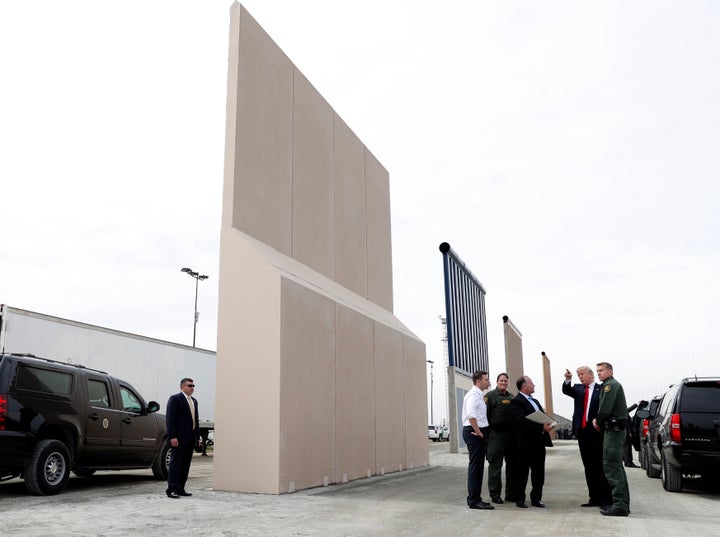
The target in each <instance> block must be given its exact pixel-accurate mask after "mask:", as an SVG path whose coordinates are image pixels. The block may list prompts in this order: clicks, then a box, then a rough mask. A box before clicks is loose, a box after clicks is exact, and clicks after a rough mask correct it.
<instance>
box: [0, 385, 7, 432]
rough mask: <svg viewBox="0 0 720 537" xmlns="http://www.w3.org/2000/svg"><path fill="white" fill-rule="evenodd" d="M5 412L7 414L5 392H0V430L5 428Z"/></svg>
mask: <svg viewBox="0 0 720 537" xmlns="http://www.w3.org/2000/svg"><path fill="white" fill-rule="evenodd" d="M7 414H8V400H7V394H5V393H0V431H4V430H5V424H6V423H7Z"/></svg>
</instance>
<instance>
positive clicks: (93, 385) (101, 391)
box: [88, 379, 110, 408]
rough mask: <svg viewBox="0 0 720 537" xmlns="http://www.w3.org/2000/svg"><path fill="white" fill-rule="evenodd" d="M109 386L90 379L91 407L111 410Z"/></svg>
mask: <svg viewBox="0 0 720 537" xmlns="http://www.w3.org/2000/svg"><path fill="white" fill-rule="evenodd" d="M108 393H109V392H108V387H107V384H106V383H104V382H102V381H100V380H93V379H88V395H89V396H90V406H94V407H99V408H110V396H109V395H108Z"/></svg>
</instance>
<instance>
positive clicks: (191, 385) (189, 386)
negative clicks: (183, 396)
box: [185, 384, 195, 388]
mask: <svg viewBox="0 0 720 537" xmlns="http://www.w3.org/2000/svg"><path fill="white" fill-rule="evenodd" d="M185 386H187V387H188V388H194V387H195V385H194V384H186V385H185Z"/></svg>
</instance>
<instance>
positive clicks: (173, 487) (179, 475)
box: [167, 444, 194, 492]
mask: <svg viewBox="0 0 720 537" xmlns="http://www.w3.org/2000/svg"><path fill="white" fill-rule="evenodd" d="M193 451H194V448H193V445H192V444H185V445H183V444H181V445H179V446H178V447H176V448H172V451H171V452H170V453H171V455H170V467H169V468H168V488H167V492H172V491H175V492H180V491H182V490H185V483H186V482H187V478H188V474H189V473H190V463H191V462H192V457H193Z"/></svg>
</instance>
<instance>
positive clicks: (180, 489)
mask: <svg viewBox="0 0 720 537" xmlns="http://www.w3.org/2000/svg"><path fill="white" fill-rule="evenodd" d="M194 391H195V383H194V381H193V379H191V378H184V379H182V380H181V381H180V393H176V394H175V395H172V396H170V399H168V403H167V413H166V417H165V421H166V423H167V433H168V438H169V439H170V447H172V454H171V456H170V468H169V469H168V486H167V490H166V491H165V492H166V494H167V495H168V498H173V499H177V498H179V497H180V496H192V494H191V493H190V492H187V491H186V490H185V483H186V482H187V478H188V473H190V463H191V462H192V456H193V451H194V450H195V446H196V445H197V442H198V432H199V428H200V422H199V420H198V403H197V400H196V399H195V398H194V397H193V396H192V394H193V392H194Z"/></svg>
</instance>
